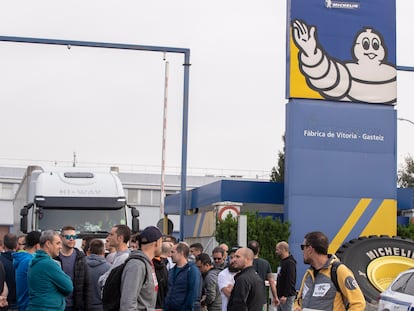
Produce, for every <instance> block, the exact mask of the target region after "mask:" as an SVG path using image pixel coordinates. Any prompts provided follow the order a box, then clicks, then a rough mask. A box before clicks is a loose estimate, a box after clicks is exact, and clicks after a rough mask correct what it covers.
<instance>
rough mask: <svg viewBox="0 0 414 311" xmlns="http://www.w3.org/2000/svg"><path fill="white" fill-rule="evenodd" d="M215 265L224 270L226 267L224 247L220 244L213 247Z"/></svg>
mask: <svg viewBox="0 0 414 311" xmlns="http://www.w3.org/2000/svg"><path fill="white" fill-rule="evenodd" d="M212 255H213V261H214V262H213V265H214V268H216V269H219V270H223V269H224V268H226V257H225V256H224V249H222V248H221V247H220V246H217V247H215V248H214V249H213V253H212Z"/></svg>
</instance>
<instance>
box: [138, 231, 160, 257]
mask: <svg viewBox="0 0 414 311" xmlns="http://www.w3.org/2000/svg"><path fill="white" fill-rule="evenodd" d="M138 244H139V246H140V248H141V250H142V252H143V253H144V254H145V255H147V257H148V258H149V259H152V258H154V257H155V256H159V255H161V247H162V233H161V231H160V229H158V228H157V227H154V226H149V227H146V228H145V229H144V230H143V231H142V232H141V233H140V234H139V236H138Z"/></svg>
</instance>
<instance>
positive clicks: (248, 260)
mask: <svg viewBox="0 0 414 311" xmlns="http://www.w3.org/2000/svg"><path fill="white" fill-rule="evenodd" d="M253 259H254V254H253V251H252V250H251V249H250V248H247V247H242V248H239V249H238V250H237V251H236V253H235V255H234V259H233V267H234V268H236V269H239V270H243V269H246V268H247V267H250V266H252V265H253Z"/></svg>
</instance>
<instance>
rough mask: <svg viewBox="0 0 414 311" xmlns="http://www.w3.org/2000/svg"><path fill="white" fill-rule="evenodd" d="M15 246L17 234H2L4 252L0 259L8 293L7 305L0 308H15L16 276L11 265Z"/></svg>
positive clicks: (11, 310)
mask: <svg viewBox="0 0 414 311" xmlns="http://www.w3.org/2000/svg"><path fill="white" fill-rule="evenodd" d="M16 248H17V236H16V235H15V234H13V233H7V234H6V235H5V236H4V249H5V252H4V253H1V256H0V261H1V263H2V264H3V266H4V271H5V272H6V283H7V287H8V289H9V294H8V295H7V302H8V304H9V306H8V307H4V308H2V309H0V310H10V311H14V310H17V300H16V276H15V273H16V271H15V269H14V266H13V254H14V253H15V252H16Z"/></svg>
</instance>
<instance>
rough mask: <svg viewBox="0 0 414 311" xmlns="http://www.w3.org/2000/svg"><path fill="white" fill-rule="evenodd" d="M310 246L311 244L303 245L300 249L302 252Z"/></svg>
mask: <svg viewBox="0 0 414 311" xmlns="http://www.w3.org/2000/svg"><path fill="white" fill-rule="evenodd" d="M309 246H310V245H309V244H301V245H300V249H301V250H304V249H305V247H309Z"/></svg>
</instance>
